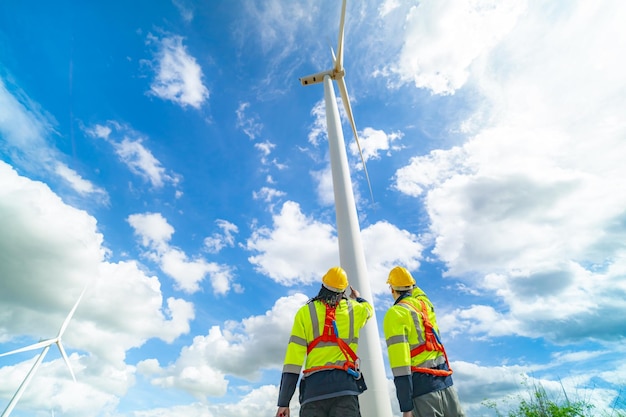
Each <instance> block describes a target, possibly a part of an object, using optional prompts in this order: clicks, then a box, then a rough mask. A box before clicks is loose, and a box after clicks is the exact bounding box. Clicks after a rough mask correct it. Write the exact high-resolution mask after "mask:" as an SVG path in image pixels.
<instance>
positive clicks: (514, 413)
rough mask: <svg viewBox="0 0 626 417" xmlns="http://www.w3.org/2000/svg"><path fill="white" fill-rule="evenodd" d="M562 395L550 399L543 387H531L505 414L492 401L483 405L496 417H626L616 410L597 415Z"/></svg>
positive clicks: (589, 407)
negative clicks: (526, 395) (525, 395)
mask: <svg viewBox="0 0 626 417" xmlns="http://www.w3.org/2000/svg"><path fill="white" fill-rule="evenodd" d="M563 394H564V396H563V398H557V399H554V398H550V397H549V396H548V394H547V392H546V390H545V389H544V388H543V386H541V385H533V386H532V387H531V389H530V390H529V392H528V398H522V397H518V401H516V403H515V404H514V405H512V406H510V407H507V408H508V409H509V411H508V412H506V414H503V412H502V411H500V410H499V409H498V404H497V403H496V402H495V401H493V400H486V401H484V402H483V405H484V406H485V407H487V408H489V409H491V410H493V411H494V412H495V414H496V416H497V417H626V412H624V411H622V410H616V409H614V410H612V411H611V412H610V413H606V412H605V413H602V414H601V415H598V414H596V413H594V410H593V405H591V404H589V403H588V402H587V401H574V402H572V401H570V400H569V398H568V396H567V394H566V393H565V390H563ZM505 403H506V401H505Z"/></svg>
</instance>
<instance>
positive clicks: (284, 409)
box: [276, 407, 289, 417]
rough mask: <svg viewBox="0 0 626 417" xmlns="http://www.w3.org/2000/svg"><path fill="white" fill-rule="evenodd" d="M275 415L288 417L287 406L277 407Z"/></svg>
mask: <svg viewBox="0 0 626 417" xmlns="http://www.w3.org/2000/svg"><path fill="white" fill-rule="evenodd" d="M276 417H289V407H278V411H277V412H276Z"/></svg>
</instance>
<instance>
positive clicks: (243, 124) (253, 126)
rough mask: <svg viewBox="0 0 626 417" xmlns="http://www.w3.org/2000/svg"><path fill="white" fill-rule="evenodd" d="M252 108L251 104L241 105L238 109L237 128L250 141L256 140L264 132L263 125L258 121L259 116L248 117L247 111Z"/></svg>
mask: <svg viewBox="0 0 626 417" xmlns="http://www.w3.org/2000/svg"><path fill="white" fill-rule="evenodd" d="M248 107H250V103H247V102H246V103H239V107H238V108H237V112H236V113H237V128H238V129H241V130H242V131H243V133H245V134H246V136H248V138H250V139H255V138H256V137H257V136H259V135H260V134H261V130H263V124H262V123H260V122H259V121H258V119H259V118H258V116H257V115H253V116H247V115H246V110H248Z"/></svg>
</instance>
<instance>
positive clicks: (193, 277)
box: [127, 213, 234, 295]
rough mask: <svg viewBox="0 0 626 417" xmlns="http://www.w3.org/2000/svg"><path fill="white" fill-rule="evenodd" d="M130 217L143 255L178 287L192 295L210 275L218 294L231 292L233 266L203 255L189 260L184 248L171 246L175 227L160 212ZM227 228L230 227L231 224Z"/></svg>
mask: <svg viewBox="0 0 626 417" xmlns="http://www.w3.org/2000/svg"><path fill="white" fill-rule="evenodd" d="M127 220H128V223H129V224H130V225H131V226H132V227H133V229H134V231H135V235H136V236H137V237H138V238H139V240H140V242H141V245H142V246H143V248H144V256H145V257H146V258H148V259H149V260H151V261H153V262H155V263H157V264H158V265H159V267H160V268H161V270H162V271H163V272H164V273H165V274H167V275H168V276H170V277H171V278H172V279H174V281H175V283H176V287H177V288H178V289H179V290H182V291H184V292H186V293H190V294H191V293H194V292H196V291H199V290H200V283H201V282H202V281H203V280H204V278H205V277H206V276H207V275H208V276H209V278H210V280H211V286H212V287H213V292H214V293H215V294H222V295H223V294H226V293H227V292H228V291H230V289H231V284H232V281H233V279H234V277H233V271H232V268H231V267H229V266H228V265H222V264H218V263H216V262H208V261H207V260H206V259H204V258H202V257H200V256H196V257H194V258H193V259H189V257H188V256H187V254H186V253H185V252H184V251H182V250H180V249H179V248H176V247H174V246H172V245H170V238H171V237H172V234H173V233H174V228H173V227H172V226H171V225H170V224H169V223H168V222H167V220H166V219H165V218H164V217H163V216H162V215H161V214H160V213H143V214H132V215H130V216H128V219H127ZM225 227H227V230H229V229H228V225H226V226H225Z"/></svg>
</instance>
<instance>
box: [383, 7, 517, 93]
mask: <svg viewBox="0 0 626 417" xmlns="http://www.w3.org/2000/svg"><path fill="white" fill-rule="evenodd" d="M526 3H527V0H516V1H510V2H505V3H503V2H499V1H496V0H487V1H480V2H476V1H472V0H463V1H450V0H448V1H440V0H428V1H422V2H420V3H419V5H416V6H412V7H411V9H410V10H409V11H408V14H407V15H406V21H405V23H404V26H403V27H404V28H405V32H404V34H403V36H404V41H403V45H402V50H401V52H400V55H399V57H398V60H397V62H395V63H394V64H392V65H389V66H388V67H387V68H386V69H385V70H384V73H387V74H389V75H391V74H394V75H396V76H397V77H398V81H397V83H398V84H404V83H413V84H414V85H415V86H416V87H418V88H427V89H429V90H431V91H432V93H433V94H453V93H454V92H455V90H457V89H459V88H461V87H462V86H463V85H464V84H465V83H466V82H467V80H468V78H469V76H470V66H471V65H472V64H473V63H474V61H476V60H477V59H478V58H479V57H480V56H481V55H482V54H485V53H488V52H489V51H490V50H491V49H492V48H493V47H495V46H496V45H497V44H498V43H499V42H500V41H502V39H504V38H505V37H506V36H507V35H508V34H509V33H510V32H511V31H512V29H513V28H514V27H515V25H516V23H517V21H518V19H519V18H520V16H521V15H522V14H523V13H524V12H525V11H526V7H527V6H526Z"/></svg>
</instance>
